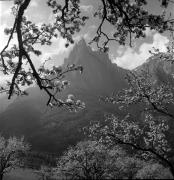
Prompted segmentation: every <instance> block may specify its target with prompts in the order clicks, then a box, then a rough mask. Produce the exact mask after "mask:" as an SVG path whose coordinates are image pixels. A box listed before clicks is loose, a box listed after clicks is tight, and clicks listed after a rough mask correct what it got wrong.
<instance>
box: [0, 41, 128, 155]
mask: <svg viewBox="0 0 174 180" xmlns="http://www.w3.org/2000/svg"><path fill="white" fill-rule="evenodd" d="M68 64H76V65H82V66H83V67H84V72H83V73H82V75H80V74H79V72H72V73H69V74H68V75H67V76H66V79H67V80H69V81H70V83H71V85H70V87H68V88H67V89H66V90H65V91H64V92H63V93H61V94H60V97H61V98H64V97H65V96H66V95H67V94H70V93H71V94H74V95H75V96H76V97H77V98H78V99H81V100H82V101H84V102H85V104H86V109H85V110H83V111H81V112H79V113H69V112H67V111H66V110H63V109H60V108H53V109H50V108H49V107H47V106H46V101H47V98H48V97H47V95H46V94H45V93H44V92H41V91H40V90H39V89H38V88H36V87H32V88H29V89H28V90H27V91H28V92H29V96H26V97H17V98H16V99H15V100H14V102H13V103H12V104H10V105H9V106H8V107H7V108H6V110H5V111H4V112H3V113H1V114H0V127H1V132H2V133H3V134H6V135H9V134H10V135H13V134H15V135H24V136H25V137H26V138H27V139H28V141H29V142H30V143H31V144H32V146H33V148H34V149H35V150H41V151H49V152H56V153H61V152H62V151H63V150H65V148H67V147H68V146H69V145H71V144H75V143H76V142H78V141H79V140H81V139H82V138H83V134H82V132H80V129H81V128H83V127H84V126H86V125H89V122H90V121H97V120H102V119H103V118H104V117H103V115H104V113H105V112H118V113H120V112H119V110H118V108H116V107H114V106H113V105H111V104H105V103H103V102H100V101H99V96H100V95H110V94H111V93H112V92H113V91H115V92H118V91H119V90H121V89H123V88H125V87H127V83H126V81H125V79H124V77H125V75H126V73H127V72H128V71H127V70H124V69H122V68H119V67H118V66H117V65H115V64H112V63H111V61H110V60H109V58H108V56H107V55H106V54H104V53H101V52H95V51H92V50H91V48H90V47H88V46H87V45H86V43H85V41H84V40H81V41H79V43H78V44H76V45H75V46H74V48H73V50H72V52H71V53H70V55H69V57H68V58H67V59H65V62H64V65H63V66H67V65H68Z"/></svg>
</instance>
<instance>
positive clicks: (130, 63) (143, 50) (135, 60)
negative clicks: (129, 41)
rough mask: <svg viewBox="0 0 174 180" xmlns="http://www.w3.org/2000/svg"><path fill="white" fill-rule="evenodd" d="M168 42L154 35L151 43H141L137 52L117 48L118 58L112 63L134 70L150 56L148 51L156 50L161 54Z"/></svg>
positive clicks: (164, 37) (159, 35) (165, 38)
mask: <svg viewBox="0 0 174 180" xmlns="http://www.w3.org/2000/svg"><path fill="white" fill-rule="evenodd" d="M168 42H169V39H168V38H167V37H166V36H162V35H161V34H159V33H155V34H154V35H153V43H151V44H150V43H143V44H142V45H141V46H140V47H139V50H138V52H137V51H135V50H134V49H133V48H130V47H127V48H126V49H125V48H123V47H122V48H119V49H118V51H117V53H118V54H119V55H120V56H119V57H116V58H115V59H112V61H113V62H114V63H116V64H117V65H118V66H121V67H123V68H126V69H134V68H136V67H137V66H139V65H141V64H143V63H144V62H145V61H146V60H147V59H148V58H149V57H150V56H151V54H150V53H149V50H153V47H154V48H158V49H159V50H160V51H161V52H165V51H166V50H167V49H166V45H167V43H168Z"/></svg>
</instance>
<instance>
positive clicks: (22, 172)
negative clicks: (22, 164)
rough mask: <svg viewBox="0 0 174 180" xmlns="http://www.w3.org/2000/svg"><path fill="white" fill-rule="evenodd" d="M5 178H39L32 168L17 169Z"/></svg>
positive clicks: (26, 179) (28, 179)
mask: <svg viewBox="0 0 174 180" xmlns="http://www.w3.org/2000/svg"><path fill="white" fill-rule="evenodd" d="M4 180H39V177H38V176H37V174H35V173H34V171H33V170H32V169H15V170H12V171H11V172H10V173H8V174H6V175H5V176H4Z"/></svg>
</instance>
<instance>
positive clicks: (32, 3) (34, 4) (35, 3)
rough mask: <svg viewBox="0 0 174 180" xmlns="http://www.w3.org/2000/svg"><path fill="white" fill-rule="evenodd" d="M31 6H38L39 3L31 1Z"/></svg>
mask: <svg viewBox="0 0 174 180" xmlns="http://www.w3.org/2000/svg"><path fill="white" fill-rule="evenodd" d="M30 6H31V7H37V6H38V3H37V2H36V1H31V3H30Z"/></svg>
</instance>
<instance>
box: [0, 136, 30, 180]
mask: <svg viewBox="0 0 174 180" xmlns="http://www.w3.org/2000/svg"><path fill="white" fill-rule="evenodd" d="M29 149H30V146H29V145H28V144H27V143H25V141H24V138H16V137H10V138H8V139H5V138H4V137H3V136H0V179H1V180H2V179H3V176H4V174H6V173H8V172H9V171H11V170H12V169H13V168H16V167H17V166H20V164H21V155H22V154H24V153H26V152H27V151H28V150H29Z"/></svg>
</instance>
